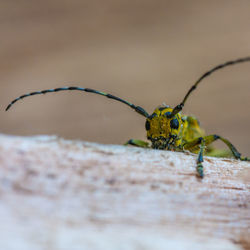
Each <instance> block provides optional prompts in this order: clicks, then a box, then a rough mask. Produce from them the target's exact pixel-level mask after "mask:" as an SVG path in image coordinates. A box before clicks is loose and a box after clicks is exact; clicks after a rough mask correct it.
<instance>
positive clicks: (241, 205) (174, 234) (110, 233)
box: [0, 135, 250, 250]
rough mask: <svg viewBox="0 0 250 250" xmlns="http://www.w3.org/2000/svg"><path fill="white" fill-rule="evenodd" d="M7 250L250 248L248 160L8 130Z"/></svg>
mask: <svg viewBox="0 0 250 250" xmlns="http://www.w3.org/2000/svg"><path fill="white" fill-rule="evenodd" d="M0 140H1V145H0V220H1V223H0V235H1V237H0V249H6V250H8V249H25V250H29V249H60V250H61V249H71V250H72V249H73V250H74V249H90V250H92V249H94V250H97V249H98V250H99V249H102V250H103V249H109V250H112V249H122V250H123V249H124V250H127V249H129V250H130V249H132V250H134V249H135V250H136V249H146V250H149V249H150V250H151V249H154V250H161V249H192V250H193V249H249V247H250V241H249V236H250V229H249V228H250V212H249V206H250V205H249V204H250V192H249V189H250V183H249V178H248V177H247V175H249V169H250V164H249V163H247V162H240V161H237V160H231V159H216V158H212V157H205V162H204V167H205V178H204V179H203V180H199V179H197V178H196V177H195V162H196V157H195V156H194V155H191V154H187V153H176V152H169V151H160V150H151V149H140V148H133V147H125V146H118V145H101V144H95V143H87V142H81V141H66V140H64V139H61V138H57V137H52V136H36V137H16V136H7V135H1V136H0Z"/></svg>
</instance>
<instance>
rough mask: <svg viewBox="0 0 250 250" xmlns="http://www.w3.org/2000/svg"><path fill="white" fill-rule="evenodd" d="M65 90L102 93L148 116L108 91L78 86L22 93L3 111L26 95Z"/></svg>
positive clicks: (142, 110) (143, 111)
mask: <svg viewBox="0 0 250 250" xmlns="http://www.w3.org/2000/svg"><path fill="white" fill-rule="evenodd" d="M66 90H79V91H85V92H90V93H94V94H98V95H102V96H106V97H107V98H110V99H113V100H116V101H118V102H122V103H124V104H126V105H128V106H129V107H130V108H132V109H134V110H135V111H136V112H137V113H139V114H141V115H143V116H145V117H148V116H149V114H148V113H147V112H146V111H145V110H144V109H143V108H142V107H140V106H135V105H134V104H132V103H130V102H127V101H125V100H123V99H121V98H119V97H116V96H114V95H111V94H108V93H105V92H100V91H98V90H94V89H89V88H80V87H63V88H56V89H46V90H42V91H36V92H31V93H28V94H25V95H22V96H19V97H18V98H16V99H14V100H13V101H12V102H11V103H10V104H9V105H8V106H7V108H6V109H5V111H7V110H8V109H10V108H11V106H12V105H13V104H14V103H15V102H17V101H19V100H21V99H23V98H26V97H28V96H32V95H41V94H46V93H51V92H58V91H66Z"/></svg>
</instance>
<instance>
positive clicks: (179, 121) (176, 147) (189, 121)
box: [6, 57, 250, 178]
mask: <svg viewBox="0 0 250 250" xmlns="http://www.w3.org/2000/svg"><path fill="white" fill-rule="evenodd" d="M247 61H250V57H245V58H240V59H237V60H232V61H228V62H225V63H223V64H220V65H218V66H216V67H214V68H212V69H210V70H209V71H207V72H206V73H204V74H203V75H202V76H201V77H200V78H199V79H198V80H197V81H196V82H195V83H194V85H193V86H192V87H191V88H190V89H189V90H188V92H187V94H186V95H185V97H184V99H183V100H182V102H181V103H180V104H179V105H177V106H176V107H174V108H171V107H169V106H167V105H164V106H161V107H157V108H156V109H155V110H154V112H153V113H152V114H151V115H149V114H148V112H147V111H146V110H145V109H143V108H142V107H140V106H136V105H134V104H132V103H130V102H128V101H125V100H123V99H121V98H119V97H116V96H114V95H111V94H108V93H105V92H100V91H97V90H94V89H89V88H81V87H63V88H55V89H47V90H42V91H36V92H31V93H28V94H25V95H22V96H20V97H18V98H16V99H14V100H13V101H12V102H11V103H10V104H9V105H8V106H7V108H6V111H7V110H8V109H9V108H10V107H11V106H12V105H13V104H14V103H15V102H17V101H19V100H21V99H23V98H25V97H28V96H32V95H39V94H46V93H51V92H58V91H67V90H78V91H85V92H89V93H94V94H98V95H102V96H105V97H107V98H110V99H113V100H116V101H118V102H122V103H124V104H126V105H128V106H129V107H130V108H132V109H133V110H135V111H136V112H137V113H139V114H140V115H142V116H144V117H145V118H146V123H145V127H146V130H147V139H148V140H150V141H151V145H150V144H149V143H148V142H144V141H141V140H134V139H131V140H129V141H128V142H127V143H125V145H128V144H129V145H134V146H138V147H151V148H154V149H166V150H173V151H184V150H188V151H190V152H192V153H196V154H198V157H197V165H196V170H197V176H198V177H200V178H203V176H204V173H203V165H202V162H203V155H204V154H206V155H213V156H223V153H222V151H217V150H215V149H213V148H212V147H211V145H210V144H211V143H212V142H214V141H216V140H218V139H219V140H221V141H223V142H224V143H225V144H226V145H227V146H228V148H229V149H230V150H231V153H232V155H233V156H234V157H235V158H236V159H239V160H242V161H250V158H247V157H242V156H241V154H240V153H239V152H238V150H237V149H236V148H235V147H234V146H233V145H232V144H231V142H230V141H228V140H227V139H225V138H224V137H221V136H219V135H215V134H212V135H205V133H204V131H203V130H202V129H201V127H200V125H199V122H198V120H197V119H196V118H195V117H194V116H187V115H182V114H181V113H180V112H181V111H182V108H183V107H184V105H185V103H186V101H187V99H188V97H189V95H190V94H191V93H192V92H193V91H194V90H195V89H196V87H197V86H198V84H199V83H200V82H201V81H202V80H203V79H204V78H206V77H207V76H209V75H211V74H212V73H214V72H215V71H217V70H219V69H222V68H225V67H227V66H230V65H235V64H238V63H243V62H247Z"/></svg>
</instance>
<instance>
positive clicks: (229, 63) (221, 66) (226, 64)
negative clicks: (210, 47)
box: [171, 57, 250, 117]
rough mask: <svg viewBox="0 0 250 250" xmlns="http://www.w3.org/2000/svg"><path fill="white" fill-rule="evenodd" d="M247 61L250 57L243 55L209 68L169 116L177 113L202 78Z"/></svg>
mask: <svg viewBox="0 0 250 250" xmlns="http://www.w3.org/2000/svg"><path fill="white" fill-rule="evenodd" d="M247 61H250V57H245V58H240V59H237V60H233V61H228V62H225V63H223V64H220V65H218V66H216V67H214V68H212V69H211V70H209V71H207V72H206V73H204V74H203V75H202V76H201V77H200V78H199V79H198V80H197V81H196V82H195V84H194V85H193V86H192V87H191V88H190V89H189V91H188V92H187V94H186V95H185V97H184V99H183V101H182V102H181V103H180V104H179V105H177V106H176V107H175V108H174V109H173V111H172V113H171V117H173V116H174V115H176V114H177V113H179V112H180V111H181V110H182V108H183V107H184V105H185V102H186V100H187V99H188V97H189V95H190V94H191V93H192V92H193V91H194V90H195V89H196V87H197V86H198V84H199V83H200V82H201V81H202V80H203V79H204V78H206V77H207V76H209V75H211V74H212V73H213V72H215V71H217V70H219V69H222V68H225V67H227V66H230V65H235V64H238V63H243V62H247Z"/></svg>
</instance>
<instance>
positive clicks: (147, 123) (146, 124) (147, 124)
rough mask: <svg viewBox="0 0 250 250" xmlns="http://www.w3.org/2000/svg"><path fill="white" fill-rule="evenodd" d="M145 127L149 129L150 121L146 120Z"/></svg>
mask: <svg viewBox="0 0 250 250" xmlns="http://www.w3.org/2000/svg"><path fill="white" fill-rule="evenodd" d="M145 128H146V130H150V123H149V121H148V120H147V121H146V123H145Z"/></svg>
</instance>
